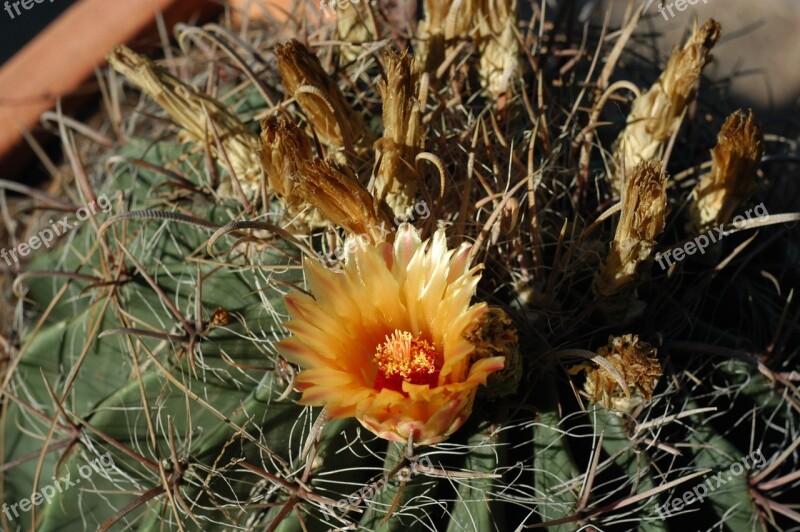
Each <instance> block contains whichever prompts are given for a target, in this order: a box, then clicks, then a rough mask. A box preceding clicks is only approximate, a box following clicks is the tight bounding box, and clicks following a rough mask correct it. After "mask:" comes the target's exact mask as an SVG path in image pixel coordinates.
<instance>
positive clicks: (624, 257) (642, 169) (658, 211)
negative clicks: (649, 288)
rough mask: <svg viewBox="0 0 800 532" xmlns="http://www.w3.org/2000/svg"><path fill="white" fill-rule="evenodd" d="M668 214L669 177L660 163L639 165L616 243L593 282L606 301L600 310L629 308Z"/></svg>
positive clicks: (625, 198) (626, 194) (626, 197)
mask: <svg viewBox="0 0 800 532" xmlns="http://www.w3.org/2000/svg"><path fill="white" fill-rule="evenodd" d="M666 213H667V174H666V173H665V172H664V170H663V169H662V168H661V164H660V163H657V162H645V163H640V164H639V166H638V167H636V168H635V169H634V170H633V172H631V175H630V180H629V181H628V183H627V186H626V187H625V190H623V197H622V214H621V216H620V220H619V224H618V225H617V230H616V232H615V234H614V240H613V241H612V242H611V249H610V250H609V253H608V257H607V258H606V261H605V263H604V265H603V267H602V268H601V270H600V271H599V272H598V274H597V276H596V277H595V280H594V285H593V288H594V291H595V293H596V294H598V295H599V296H601V297H602V298H606V301H605V302H604V303H601V306H602V305H608V306H609V308H606V309H605V310H606V311H607V312H608V313H610V314H612V315H613V314H617V312H616V311H618V310H620V311H624V310H625V309H626V308H627V307H628V304H629V299H630V298H631V297H632V296H633V294H632V293H631V289H632V288H634V287H635V282H636V280H637V273H636V269H637V268H638V266H639V265H640V264H641V263H643V262H645V261H646V260H647V259H648V258H649V257H650V254H651V252H652V250H653V246H654V245H655V243H656V240H657V239H658V237H659V235H661V232H662V231H663V230H664V224H665V220H666ZM623 290H624V292H623ZM611 296H619V297H613V298H612V297H611ZM608 298H610V299H608ZM612 307H613V308H612Z"/></svg>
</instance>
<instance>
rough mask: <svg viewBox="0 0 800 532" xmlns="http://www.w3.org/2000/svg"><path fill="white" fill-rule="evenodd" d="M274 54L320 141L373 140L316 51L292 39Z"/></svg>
mask: <svg viewBox="0 0 800 532" xmlns="http://www.w3.org/2000/svg"><path fill="white" fill-rule="evenodd" d="M275 55H276V56H277V58H278V68H279V70H280V74H281V79H282V80H283V86H284V88H285V89H286V93H287V94H288V95H289V96H292V97H294V98H295V99H296V100H297V103H298V104H299V105H300V107H301V108H302V109H303V112H304V113H305V115H306V117H307V119H308V121H309V123H310V124H311V125H312V126H313V128H314V131H315V132H316V134H317V137H318V138H319V140H320V142H322V143H323V144H324V145H326V146H328V147H329V148H331V149H333V150H338V149H342V148H344V149H354V148H364V147H366V146H368V145H369V144H370V143H371V142H372V139H371V138H370V135H369V130H368V129H367V127H366V124H365V123H364V120H363V118H362V117H361V115H360V114H359V113H357V112H355V111H354V110H353V108H352V107H350V104H348V103H347V100H346V99H345V97H344V94H342V91H341V90H340V89H339V87H338V86H337V85H336V83H335V82H334V80H333V78H331V76H329V75H328V74H327V72H325V70H324V69H323V68H322V63H320V61H319V58H318V57H317V56H316V55H315V54H313V53H312V52H311V51H310V50H309V49H308V48H306V47H305V46H304V45H303V44H302V43H301V42H300V41H298V40H296V39H292V40H291V41H289V42H288V43H286V44H284V45H278V46H277V48H276V51H275Z"/></svg>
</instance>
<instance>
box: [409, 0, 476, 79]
mask: <svg viewBox="0 0 800 532" xmlns="http://www.w3.org/2000/svg"><path fill="white" fill-rule="evenodd" d="M479 9H480V0H424V2H423V12H424V14H425V15H424V18H423V19H422V20H421V21H420V23H419V25H418V26H417V39H418V41H417V42H416V43H415V54H416V56H417V58H418V60H419V62H420V64H422V65H424V70H425V71H426V72H432V71H435V70H436V68H437V67H438V66H439V65H440V64H441V63H442V61H443V60H444V52H445V43H446V41H452V40H453V39H457V38H460V39H464V38H467V37H469V36H470V33H471V31H472V30H473V29H476V28H475V26H476V21H477V18H478V12H479Z"/></svg>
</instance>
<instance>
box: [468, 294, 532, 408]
mask: <svg viewBox="0 0 800 532" xmlns="http://www.w3.org/2000/svg"><path fill="white" fill-rule="evenodd" d="M464 339H465V340H467V341H468V342H469V343H471V344H472V345H474V346H475V351H473V352H472V355H471V356H470V361H471V363H473V364H474V363H475V362H477V361H478V360H481V359H485V358H492V357H505V366H504V367H503V369H502V370H499V371H498V372H496V373H493V374H492V375H490V376H489V378H488V379H487V380H486V386H485V388H481V389H479V390H478V395H483V396H485V397H488V398H500V397H505V396H508V395H511V394H513V393H515V392H516V391H517V388H518V387H519V382H520V379H521V378H522V361H521V360H520V355H519V338H518V336H517V330H516V328H515V327H514V323H513V322H512V321H511V318H510V317H509V316H508V313H506V311H505V310H503V309H502V308H500V307H489V308H488V309H487V310H486V313H485V314H483V315H482V316H481V317H480V318H479V319H478V320H477V322H476V323H475V324H473V326H472V327H470V328H469V329H467V330H466V331H465V332H464Z"/></svg>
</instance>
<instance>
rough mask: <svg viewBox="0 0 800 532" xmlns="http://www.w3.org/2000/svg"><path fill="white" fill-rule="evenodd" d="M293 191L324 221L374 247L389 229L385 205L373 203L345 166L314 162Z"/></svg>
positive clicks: (308, 164) (302, 174) (370, 195)
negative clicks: (368, 241) (368, 242)
mask: <svg viewBox="0 0 800 532" xmlns="http://www.w3.org/2000/svg"><path fill="white" fill-rule="evenodd" d="M294 191H295V192H296V193H297V195H298V197H299V198H301V199H302V200H304V201H305V202H306V203H308V204H310V205H312V206H314V207H316V208H317V209H319V211H320V212H321V213H322V215H323V216H324V217H325V218H326V219H327V220H328V221H330V222H332V223H333V224H335V225H338V226H341V227H344V228H345V229H346V230H347V231H348V232H349V233H350V234H351V235H354V236H364V237H366V238H368V239H369V240H370V241H371V242H372V243H374V244H377V243H379V242H382V241H383V240H384V239H385V237H386V235H387V233H389V232H390V230H391V228H392V227H393V225H392V216H391V213H390V212H389V211H388V209H387V207H386V205H385V204H382V203H380V202H378V201H376V200H375V198H374V197H373V196H372V194H370V193H369V191H367V189H366V188H364V185H362V184H361V183H359V182H358V179H356V177H355V176H354V175H353V174H352V171H350V169H349V168H348V167H346V166H342V165H338V164H336V163H333V162H330V161H323V160H321V159H314V160H313V161H310V162H309V163H307V164H305V165H304V166H303V168H302V170H301V171H300V173H299V174H298V181H297V183H296V185H295V188H294Z"/></svg>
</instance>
